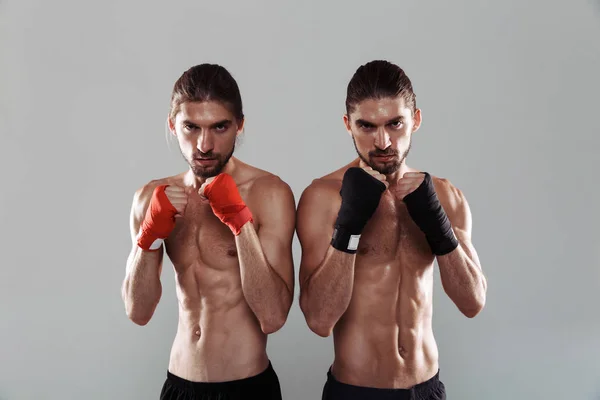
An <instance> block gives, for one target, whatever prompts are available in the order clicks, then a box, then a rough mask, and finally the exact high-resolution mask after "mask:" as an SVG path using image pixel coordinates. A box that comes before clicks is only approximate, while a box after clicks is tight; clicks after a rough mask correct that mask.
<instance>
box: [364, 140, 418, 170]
mask: <svg viewBox="0 0 600 400" xmlns="http://www.w3.org/2000/svg"><path fill="white" fill-rule="evenodd" d="M352 142H354V149H356V153H357V154H358V157H359V158H360V159H361V160H362V161H363V162H364V163H365V164H367V165H368V166H369V167H371V168H373V169H374V170H375V171H377V172H379V173H380V174H383V175H391V174H393V173H394V172H397V171H398V170H399V169H400V166H401V165H402V163H403V162H404V160H406V157H407V156H408V153H409V152H410V148H411V146H412V137H411V138H410V141H409V142H408V147H407V148H406V150H405V151H404V152H403V153H402V154H400V153H399V152H397V151H396V150H392V149H390V148H388V149H387V150H379V149H375V150H373V151H370V152H369V153H368V154H367V156H363V155H362V154H361V152H360V151H359V150H358V147H357V146H356V140H355V139H354V136H353V137H352ZM382 156H385V157H388V156H393V157H395V158H393V159H391V160H390V161H383V162H382V161H377V160H375V159H374V157H382Z"/></svg>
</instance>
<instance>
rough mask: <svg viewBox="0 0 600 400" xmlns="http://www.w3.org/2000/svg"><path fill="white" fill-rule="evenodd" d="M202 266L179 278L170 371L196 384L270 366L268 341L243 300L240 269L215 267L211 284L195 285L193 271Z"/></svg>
mask: <svg viewBox="0 0 600 400" xmlns="http://www.w3.org/2000/svg"><path fill="white" fill-rule="evenodd" d="M203 268H208V267H207V266H192V267H191V268H189V269H188V271H187V272H185V273H184V275H183V276H178V277H177V297H178V300H179V323H178V327H177V333H176V336H175V340H174V342H173V346H172V349H171V356H170V361H169V371H170V372H171V373H173V374H175V375H177V376H180V377H182V378H184V379H187V380H190V381H195V382H223V381H230V380H236V379H242V378H246V377H249V376H254V375H258V374H259V373H260V372H262V371H264V370H265V369H266V368H267V366H268V358H267V354H266V341H267V340H266V336H265V335H264V334H263V333H262V331H261V329H260V326H259V324H258V322H257V320H256V318H255V317H254V314H253V313H252V311H251V310H250V308H249V307H248V305H247V303H246V301H245V300H244V296H243V293H242V289H241V286H240V285H239V279H240V278H239V273H238V274H235V273H230V272H227V273H225V272H224V271H216V272H215V275H216V274H218V275H219V278H218V279H214V280H213V283H212V285H211V284H207V282H204V284H202V285H199V284H198V282H199V281H200V277H199V274H197V273H195V272H194V270H198V269H203ZM204 275H208V274H206V273H205V274H204ZM204 279H206V277H205V278H204ZM200 286H202V287H200ZM208 286H212V287H208Z"/></svg>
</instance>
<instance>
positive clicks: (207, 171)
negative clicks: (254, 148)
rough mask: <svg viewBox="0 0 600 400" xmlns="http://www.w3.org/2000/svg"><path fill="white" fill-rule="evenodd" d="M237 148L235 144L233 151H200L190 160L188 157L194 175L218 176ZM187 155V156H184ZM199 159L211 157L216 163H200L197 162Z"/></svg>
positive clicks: (200, 176) (205, 177) (203, 176)
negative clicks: (223, 152)
mask: <svg viewBox="0 0 600 400" xmlns="http://www.w3.org/2000/svg"><path fill="white" fill-rule="evenodd" d="M234 150H235V144H234V145H233V147H232V148H231V151H230V152H229V153H227V154H225V155H223V154H217V153H213V152H212V151H210V152H208V153H201V152H198V153H196V154H194V155H193V156H192V159H191V160H189V159H187V158H186V161H187V163H188V165H189V166H190V168H191V170H192V172H193V173H194V175H196V176H197V177H199V178H203V179H207V178H212V177H213V176H217V175H219V174H220V173H221V171H223V168H225V165H227V162H228V161H229V159H230V158H231V156H233V152H234ZM184 157H185V156H184ZM198 159H211V160H214V164H213V165H210V166H204V165H200V164H198V163H196V162H195V160H198Z"/></svg>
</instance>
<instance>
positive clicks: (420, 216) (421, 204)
mask: <svg viewBox="0 0 600 400" xmlns="http://www.w3.org/2000/svg"><path fill="white" fill-rule="evenodd" d="M424 174H425V179H424V180H423V183H421V185H419V187H418V188H417V189H416V190H415V191H414V192H412V193H409V194H408V195H406V196H405V197H404V203H405V204H406V207H407V209H408V213H409V214H410V216H411V217H412V219H413V221H415V223H416V224H417V226H418V227H419V228H420V229H421V231H423V233H424V234H425V237H426V238H427V242H428V243H429V247H431V251H432V252H433V254H435V255H438V256H442V255H444V254H448V253H450V252H451V251H453V250H454V249H456V248H457V247H458V240H457V239H456V237H455V236H454V231H453V230H452V225H451V224H450V221H449V220H448V216H447V215H446V212H445V211H444V209H443V208H442V205H441V204H440V201H439V199H438V197H437V194H436V193H435V188H434V187H433V182H432V181H431V176H430V175H429V174H428V173H427V172H425V173H424Z"/></svg>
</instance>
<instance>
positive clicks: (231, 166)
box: [184, 156, 237, 189]
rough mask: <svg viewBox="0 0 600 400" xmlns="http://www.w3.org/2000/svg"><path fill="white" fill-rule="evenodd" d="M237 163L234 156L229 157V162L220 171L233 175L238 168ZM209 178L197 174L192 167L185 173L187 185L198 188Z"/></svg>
mask: <svg viewBox="0 0 600 400" xmlns="http://www.w3.org/2000/svg"><path fill="white" fill-rule="evenodd" d="M236 164H237V163H236V159H235V158H234V157H233V156H232V157H231V158H229V161H227V164H225V166H224V167H223V169H222V170H221V172H220V173H221V174H222V173H226V174H229V175H233V173H234V171H235V170H236ZM215 176H216V175H215ZM207 179H209V177H206V178H205V177H201V176H197V175H196V174H194V171H192V169H191V168H190V169H188V171H187V172H186V174H185V178H184V182H185V183H186V185H189V186H192V187H194V188H196V189H198V188H200V186H202V184H203V183H204V182H206V180H207Z"/></svg>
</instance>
